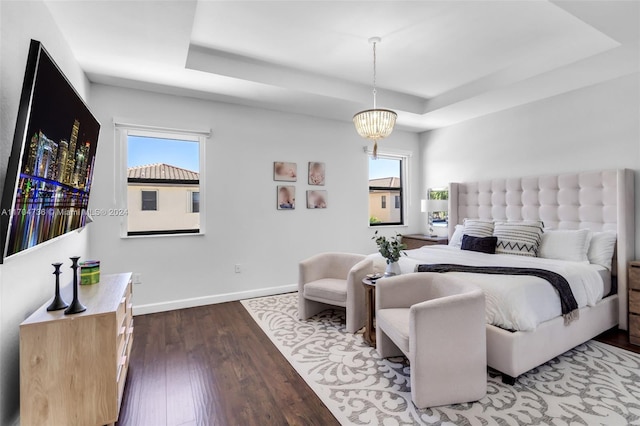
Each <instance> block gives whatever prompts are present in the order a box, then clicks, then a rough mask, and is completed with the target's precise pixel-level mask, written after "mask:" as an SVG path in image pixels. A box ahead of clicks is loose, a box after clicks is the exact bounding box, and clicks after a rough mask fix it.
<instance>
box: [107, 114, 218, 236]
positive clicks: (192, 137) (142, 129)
mask: <svg viewBox="0 0 640 426" xmlns="http://www.w3.org/2000/svg"><path fill="white" fill-rule="evenodd" d="M113 124H114V129H115V137H116V140H119V143H115V144H114V157H115V158H118V159H119V161H117V162H116V165H115V170H114V194H113V199H114V204H115V205H116V206H117V208H118V209H120V210H121V211H122V210H124V211H127V209H128V179H127V168H128V167H127V159H128V158H127V157H128V137H129V136H140V137H148V138H158V139H175V140H183V141H191V142H197V143H198V147H199V149H198V157H199V158H198V161H199V172H198V173H199V179H198V191H196V192H199V193H200V209H199V212H198V214H199V215H200V216H199V220H198V222H199V228H198V229H197V230H193V231H192V230H180V229H178V230H160V231H129V229H128V216H127V215H123V216H121V220H120V238H123V239H128V238H149V237H181V236H190V235H191V236H193V235H205V233H206V209H205V205H206V204H205V201H206V188H205V187H206V167H205V152H206V150H205V146H206V141H207V139H208V138H209V137H210V136H211V131H210V130H185V129H174V128H166V127H159V126H148V125H139V124H131V123H129V122H127V121H121V120H119V119H114V121H113ZM141 201H142V200H141ZM159 204H160V200H159V194H158V195H157V196H156V208H158V207H159ZM140 208H142V206H140ZM156 211H157V210H156Z"/></svg>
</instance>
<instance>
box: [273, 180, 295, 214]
mask: <svg viewBox="0 0 640 426" xmlns="http://www.w3.org/2000/svg"><path fill="white" fill-rule="evenodd" d="M277 200H278V210H294V209H295V208H296V187H295V186H293V185H278V198H277Z"/></svg>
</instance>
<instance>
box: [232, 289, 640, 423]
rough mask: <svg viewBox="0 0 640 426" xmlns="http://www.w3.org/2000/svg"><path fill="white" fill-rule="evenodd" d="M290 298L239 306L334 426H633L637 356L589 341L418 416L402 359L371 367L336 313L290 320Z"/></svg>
mask: <svg viewBox="0 0 640 426" xmlns="http://www.w3.org/2000/svg"><path fill="white" fill-rule="evenodd" d="M297 298H298V296H297V293H289V294H284V295H279V296H269V297H263V298H258V299H250V300H243V301H242V304H243V305H244V307H245V308H246V309H247V311H249V313H250V314H251V316H252V317H253V318H254V319H255V321H256V322H257V323H258V324H259V325H260V327H261V328H262V329H263V330H264V332H265V333H266V334H267V336H269V338H270V339H271V341H272V342H273V343H274V344H275V346H276V347H277V348H278V349H279V350H280V352H282V354H283V355H284V356H285V357H286V359H287V360H288V361H289V363H291V365H292V366H293V367H294V368H295V369H296V370H297V371H298V373H299V374H300V376H302V377H303V378H304V380H305V381H306V382H307V383H308V384H309V386H310V387H311V388H312V389H313V391H314V392H315V393H316V394H317V395H318V396H319V397H320V399H321V400H322V401H323V403H324V404H325V405H326V406H327V407H328V408H329V410H330V411H331V412H332V413H333V415H334V416H335V417H336V418H337V419H338V420H339V421H340V422H341V423H342V424H344V425H384V426H391V425H411V424H419V425H420V424H423V425H473V426H475V425H588V426H592V425H607V426H609V425H628V424H640V354H634V353H632V352H628V351H625V350H622V349H618V348H615V347H613V346H609V345H606V344H603V343H599V342H595V341H589V342H587V343H585V344H583V345H580V346H578V347H576V348H575V349H573V350H571V351H569V352H567V353H565V354H563V355H561V356H559V357H557V358H555V359H553V360H551V361H549V362H548V363H546V364H544V365H542V366H540V367H538V368H536V369H534V370H532V371H530V372H529V373H527V374H524V375H522V376H520V377H519V378H518V380H517V382H516V384H515V385H514V386H509V385H505V384H503V383H502V381H501V378H500V376H499V375H498V374H497V373H494V372H492V371H491V370H490V371H489V373H488V375H487V380H488V393H487V396H486V397H485V398H483V399H482V400H480V401H478V402H475V403H470V404H456V405H450V406H444V407H438V408H433V409H424V410H419V409H416V407H415V406H414V405H413V403H412V402H411V390H410V381H409V372H410V367H409V365H408V364H407V360H406V359H405V358H394V359H386V360H385V359H381V358H380V357H379V356H378V354H377V352H376V351H375V349H373V348H371V347H369V346H368V345H367V344H366V343H365V342H364V341H363V339H362V335H361V334H356V335H353V334H350V333H346V332H345V330H344V311H341V310H327V311H325V312H323V313H321V314H320V315H318V316H316V317H313V318H312V319H311V320H309V321H299V320H298V319H297V300H298V299H297Z"/></svg>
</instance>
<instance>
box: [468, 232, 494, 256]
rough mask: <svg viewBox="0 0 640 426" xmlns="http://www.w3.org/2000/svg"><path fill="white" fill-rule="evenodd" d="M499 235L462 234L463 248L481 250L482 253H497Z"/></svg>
mask: <svg viewBox="0 0 640 426" xmlns="http://www.w3.org/2000/svg"><path fill="white" fill-rule="evenodd" d="M496 244H498V237H472V236H471V235H463V236H462V247H460V248H461V249H462V250H470V251H479V252H480V253H487V254H495V253H496Z"/></svg>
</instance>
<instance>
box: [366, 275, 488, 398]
mask: <svg viewBox="0 0 640 426" xmlns="http://www.w3.org/2000/svg"><path fill="white" fill-rule="evenodd" d="M376 321H377V328H376V343H377V350H378V352H379V353H380V355H381V356H382V357H383V358H387V357H390V356H398V355H402V354H404V355H405V356H406V357H407V358H408V359H409V363H410V364H411V399H412V400H413V402H414V404H415V405H416V407H418V408H425V407H436V406H439V405H448V404H456V403H461V402H470V401H477V400H478V399H480V398H482V397H484V396H485V395H486V393H487V347H486V346H487V345H486V331H485V299H484V294H483V292H482V290H480V289H479V288H478V287H476V286H474V285H472V284H469V283H467V282H465V281H464V280H463V279H461V278H459V277H451V276H447V275H443V274H437V273H428V272H420V273H412V274H406V275H400V276H397V277H391V278H384V279H381V280H379V281H378V282H377V284H376Z"/></svg>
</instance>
